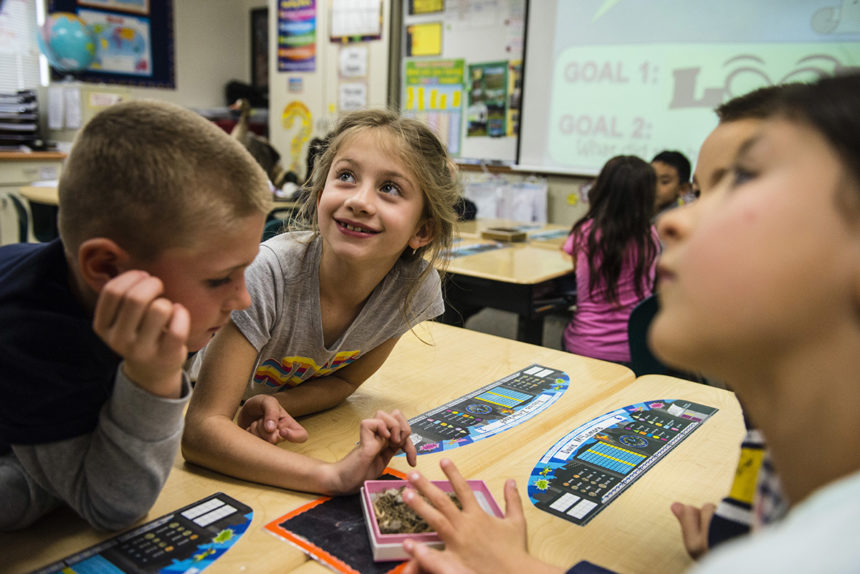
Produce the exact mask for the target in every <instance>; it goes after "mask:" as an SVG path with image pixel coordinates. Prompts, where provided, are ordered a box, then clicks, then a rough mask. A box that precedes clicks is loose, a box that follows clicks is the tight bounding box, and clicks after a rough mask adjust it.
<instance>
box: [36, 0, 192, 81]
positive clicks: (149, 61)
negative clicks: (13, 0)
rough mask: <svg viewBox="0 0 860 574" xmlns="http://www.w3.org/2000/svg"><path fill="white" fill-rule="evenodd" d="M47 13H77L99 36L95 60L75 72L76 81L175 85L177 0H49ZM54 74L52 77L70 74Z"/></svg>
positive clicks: (59, 77) (97, 37) (97, 36)
mask: <svg viewBox="0 0 860 574" xmlns="http://www.w3.org/2000/svg"><path fill="white" fill-rule="evenodd" d="M48 12H49V13H53V12H72V13H74V14H77V15H78V16H79V17H80V18H81V19H82V20H83V21H84V22H86V23H87V25H88V27H89V28H90V29H91V30H93V32H94V33H95V34H96V44H97V46H96V60H95V61H94V62H93V63H92V64H91V65H90V67H89V68H87V69H86V70H83V71H80V72H74V73H73V74H72V75H73V76H74V78H75V79H76V80H79V81H82V82H92V83H102V82H103V83H107V84H123V85H126V86H137V87H145V88H168V89H172V88H175V87H176V80H175V67H176V66H175V56H174V48H173V0H51V1H50V3H49V5H48ZM51 73H52V77H53V79H62V78H64V77H65V76H66V75H68V74H67V73H57V72H56V71H54V70H53V69H52V70H51Z"/></svg>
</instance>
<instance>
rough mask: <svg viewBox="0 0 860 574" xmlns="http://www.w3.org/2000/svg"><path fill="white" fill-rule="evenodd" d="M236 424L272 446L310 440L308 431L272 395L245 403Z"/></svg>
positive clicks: (257, 397) (261, 396) (254, 397)
mask: <svg viewBox="0 0 860 574" xmlns="http://www.w3.org/2000/svg"><path fill="white" fill-rule="evenodd" d="M236 424H238V425H239V427H240V428H243V429H245V430H246V431H248V432H250V433H251V434H255V435H257V436H258V437H260V438H261V439H263V440H266V441H268V442H270V443H272V444H278V443H279V442H281V441H282V440H288V441H290V442H305V441H306V440H308V431H306V430H305V429H304V427H303V426H302V425H300V424H299V423H298V422H296V419H294V418H293V417H291V416H290V415H289V414H288V413H287V411H286V410H285V409H284V407H283V406H282V405H281V403H279V402H278V399H276V398H275V397H273V396H271V395H255V396H253V397H251V398H250V399H248V400H247V401H245V404H244V405H242V408H241V409H240V410H239V416H238V418H237V419H236Z"/></svg>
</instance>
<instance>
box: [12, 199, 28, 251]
mask: <svg viewBox="0 0 860 574" xmlns="http://www.w3.org/2000/svg"><path fill="white" fill-rule="evenodd" d="M6 197H8V198H9V201H11V202H12V206H13V207H14V208H15V212H16V213H17V217H18V242H19V243H27V241H28V240H29V237H30V214H29V212H28V211H27V205H26V203H25V202H24V200H22V199H21V198H20V197H18V196H17V195H16V194H14V193H10V194H8V195H6Z"/></svg>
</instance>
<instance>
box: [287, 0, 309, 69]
mask: <svg viewBox="0 0 860 574" xmlns="http://www.w3.org/2000/svg"><path fill="white" fill-rule="evenodd" d="M316 38H317V6H316V0H279V1H278V71H279V72H313V71H315V70H316V45H317V44H316V42H317V40H316Z"/></svg>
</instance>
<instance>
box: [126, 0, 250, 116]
mask: <svg viewBox="0 0 860 574" xmlns="http://www.w3.org/2000/svg"><path fill="white" fill-rule="evenodd" d="M264 6H266V0H174V2H173V10H174V31H175V37H174V49H175V51H176V89H175V90H163V89H156V88H132V89H131V93H132V95H133V96H134V97H135V98H156V99H160V100H167V101H170V102H174V103H177V104H181V105H184V106H188V107H193V108H212V107H218V106H224V105H225V101H224V86H225V85H226V84H227V82H229V81H230V80H240V81H243V82H249V81H250V79H251V55H250V52H251V39H250V33H251V30H250V28H251V9H252V8H258V7H264Z"/></svg>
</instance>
